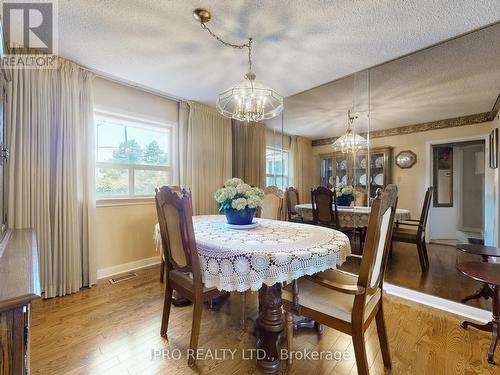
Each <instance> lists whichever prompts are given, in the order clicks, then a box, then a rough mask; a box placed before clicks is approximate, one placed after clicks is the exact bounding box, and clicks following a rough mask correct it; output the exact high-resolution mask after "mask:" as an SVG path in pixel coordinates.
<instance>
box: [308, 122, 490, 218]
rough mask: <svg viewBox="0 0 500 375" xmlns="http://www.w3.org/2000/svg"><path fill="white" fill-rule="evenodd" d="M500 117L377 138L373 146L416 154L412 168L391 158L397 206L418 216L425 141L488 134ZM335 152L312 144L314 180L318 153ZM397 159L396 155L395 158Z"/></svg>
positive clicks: (422, 181)
mask: <svg viewBox="0 0 500 375" xmlns="http://www.w3.org/2000/svg"><path fill="white" fill-rule="evenodd" d="M499 125H500V121H498V120H496V121H492V122H486V123H482V124H475V125H469V126H462V127H455V128H448V129H440V130H431V131H427V132H421V133H413V134H405V135H399V136H393V137H383V138H374V139H372V140H371V143H370V146H371V147H380V146H392V147H394V150H393V156H396V155H397V154H398V153H399V152H400V151H403V150H411V151H413V152H414V153H416V154H417V163H416V164H415V165H414V166H413V167H412V168H410V169H401V168H399V167H398V166H396V165H395V164H394V160H392V182H393V183H395V184H397V185H398V189H399V200H398V207H400V208H406V209H409V210H410V211H411V214H412V217H414V218H418V217H419V215H420V209H421V204H422V201H423V199H424V194H425V189H426V186H425V178H426V173H428V172H426V165H425V164H426V155H425V154H426V144H427V142H430V141H435V140H441V139H443V140H445V139H457V138H466V137H470V136H476V135H477V136H485V135H487V134H488V133H489V132H490V131H491V129H493V128H494V127H495V126H496V127H498V126H499ZM330 152H332V150H331V146H330V145H325V146H317V147H313V154H314V155H315V161H314V171H315V173H314V176H315V179H314V184H315V185H318V184H319V155H320V154H326V153H330ZM393 159H394V158H393Z"/></svg>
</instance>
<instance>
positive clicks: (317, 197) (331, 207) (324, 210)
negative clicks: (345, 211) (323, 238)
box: [311, 186, 355, 240]
mask: <svg viewBox="0 0 500 375" xmlns="http://www.w3.org/2000/svg"><path fill="white" fill-rule="evenodd" d="M311 202H312V211H313V223H314V224H315V225H321V226H324V227H329V228H332V229H336V230H339V231H341V232H343V233H345V234H346V235H347V237H349V240H351V239H352V236H353V234H354V229H355V228H351V227H341V226H340V222H339V213H338V209H337V205H336V204H334V203H335V202H336V194H335V191H332V190H330V189H328V188H326V187H324V186H319V187H317V188H316V189H311Z"/></svg>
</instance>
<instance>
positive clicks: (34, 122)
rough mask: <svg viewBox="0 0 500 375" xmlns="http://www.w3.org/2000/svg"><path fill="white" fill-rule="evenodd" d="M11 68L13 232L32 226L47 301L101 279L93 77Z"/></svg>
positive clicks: (67, 66)
mask: <svg viewBox="0 0 500 375" xmlns="http://www.w3.org/2000/svg"><path fill="white" fill-rule="evenodd" d="M58 60H59V61H58V68H57V69H13V70H11V76H12V82H11V83H10V86H9V92H8V98H9V99H8V103H7V107H6V115H7V116H6V119H7V121H6V128H7V129H6V130H7V131H6V135H7V145H8V147H9V149H10V161H9V162H8V165H7V181H8V189H7V195H8V196H7V202H8V203H7V204H8V226H9V227H10V228H35V230H36V235H37V241H38V250H39V254H40V263H41V264H40V270H41V284H42V289H43V291H44V292H45V294H44V297H45V298H51V297H55V296H63V295H65V294H70V293H74V292H77V291H78V290H79V289H80V288H81V287H82V286H90V285H91V284H93V283H95V281H96V273H97V272H96V264H95V262H94V259H95V257H94V254H93V250H94V238H93V216H94V215H93V214H94V210H95V199H94V189H95V184H94V173H95V172H94V134H93V133H94V132H93V129H94V126H93V98H92V79H93V75H92V74H91V73H90V72H88V71H86V70H83V69H81V68H80V67H79V66H78V65H76V64H74V63H72V62H70V61H67V60H64V59H62V58H59V59H58Z"/></svg>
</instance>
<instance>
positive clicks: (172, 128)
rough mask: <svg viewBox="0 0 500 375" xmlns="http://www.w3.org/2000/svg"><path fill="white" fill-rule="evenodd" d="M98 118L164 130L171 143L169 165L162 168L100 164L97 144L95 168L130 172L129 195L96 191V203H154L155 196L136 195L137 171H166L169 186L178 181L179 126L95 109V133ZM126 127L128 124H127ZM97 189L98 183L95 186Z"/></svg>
mask: <svg viewBox="0 0 500 375" xmlns="http://www.w3.org/2000/svg"><path fill="white" fill-rule="evenodd" d="M98 118H109V119H116V120H118V121H123V122H128V123H130V126H131V127H134V125H137V126H135V127H139V128H145V129H148V128H149V129H152V130H163V131H165V130H166V131H167V132H169V136H170V142H169V165H168V166H161V165H149V164H129V163H107V162H99V161H97V146H98V145H97V143H96V144H95V145H94V152H95V153H96V161H95V168H94V170H97V168H113V169H127V170H128V188H129V194H128V195H106V196H98V195H97V191H96V193H95V194H96V201H97V202H100V203H105V202H109V203H112V202H113V201H118V202H121V201H137V200H139V201H140V200H148V201H152V198H153V197H154V194H135V171H136V170H140V171H166V172H168V174H169V178H170V181H168V182H167V183H168V184H172V183H174V181H176V179H177V173H176V169H175V168H174V167H173V166H174V165H176V162H177V160H176V157H175V156H176V155H177V152H176V149H175V142H174V139H175V137H176V136H177V133H176V130H177V124H172V123H167V122H159V121H154V120H150V119H147V118H144V117H142V116H131V115H128V114H127V115H126V114H121V113H117V112H113V111H108V110H103V109H94V131H97V121H96V120H97V119H98ZM125 126H126V124H125ZM94 188H95V189H97V181H96V184H95V187H94Z"/></svg>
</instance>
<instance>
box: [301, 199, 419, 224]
mask: <svg viewBox="0 0 500 375" xmlns="http://www.w3.org/2000/svg"><path fill="white" fill-rule="evenodd" d="M333 209H334V210H335V207H333ZM370 211H371V207H367V206H337V212H338V215H339V225H340V226H341V227H344V228H366V227H368V221H369V220H370ZM295 212H297V213H298V214H299V215H300V216H302V217H303V218H304V219H305V220H309V221H311V220H312V218H313V210H312V204H311V203H304V204H298V205H296V206H295ZM409 219H411V214H410V211H409V210H406V209H403V208H398V209H396V213H395V215H394V220H395V221H404V220H409Z"/></svg>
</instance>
